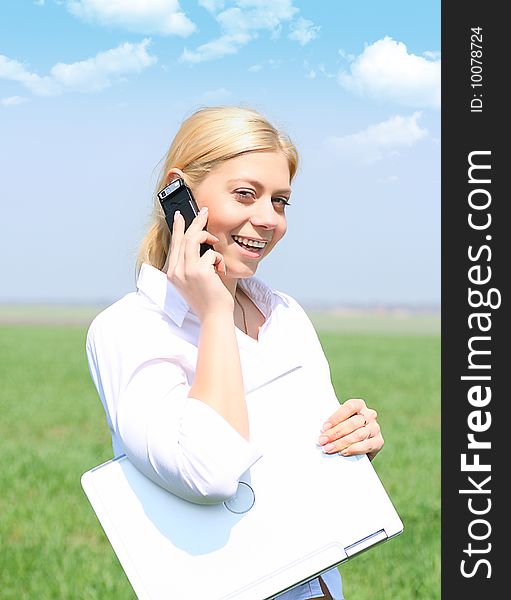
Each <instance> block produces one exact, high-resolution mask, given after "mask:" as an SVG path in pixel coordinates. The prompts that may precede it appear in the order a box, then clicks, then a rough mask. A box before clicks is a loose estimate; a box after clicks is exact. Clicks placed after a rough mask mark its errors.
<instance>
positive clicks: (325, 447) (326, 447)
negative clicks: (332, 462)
mask: <svg viewBox="0 0 511 600" xmlns="http://www.w3.org/2000/svg"><path fill="white" fill-rule="evenodd" d="M334 448H335V444H327V445H326V446H323V452H330V451H331V450H334Z"/></svg>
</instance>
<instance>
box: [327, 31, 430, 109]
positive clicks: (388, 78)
mask: <svg viewBox="0 0 511 600" xmlns="http://www.w3.org/2000/svg"><path fill="white" fill-rule="evenodd" d="M424 56H425V57H422V56H417V55H416V54H409V53H408V50H407V48H406V45H405V44H403V42H396V41H394V40H393V39H392V38H390V37H388V36H386V37H385V38H383V39H382V40H378V41H376V42H374V44H371V45H370V46H367V47H366V48H365V49H364V51H363V52H362V54H360V55H359V56H358V57H357V58H356V59H355V60H354V61H353V62H352V63H351V65H350V71H349V73H348V72H345V71H344V72H341V73H340V74H339V76H338V81H339V83H340V84H341V85H342V86H343V87H344V88H345V89H347V90H350V91H353V92H355V93H358V94H360V95H364V96H370V97H376V98H381V99H385V100H391V101H393V102H396V103H398V104H401V105H404V106H412V107H417V108H439V107H440V59H439V58H437V55H436V54H434V53H433V54H431V53H428V52H425V53H424Z"/></svg>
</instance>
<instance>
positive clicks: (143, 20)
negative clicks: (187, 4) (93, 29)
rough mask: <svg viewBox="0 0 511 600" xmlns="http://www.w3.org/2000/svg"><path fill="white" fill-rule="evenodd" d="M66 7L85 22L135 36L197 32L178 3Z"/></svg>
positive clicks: (160, 0)
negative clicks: (120, 30)
mask: <svg viewBox="0 0 511 600" xmlns="http://www.w3.org/2000/svg"><path fill="white" fill-rule="evenodd" d="M66 5H67V8H68V10H69V12H70V13H71V14H73V15H75V16H76V17H79V18H80V19H83V20H84V21H87V22H89V23H98V24H99V25H105V26H108V27H111V26H114V27H120V28H123V29H127V30H128V31H133V32H135V33H145V34H162V35H179V36H182V37H186V36H188V35H190V34H191V33H193V32H194V31H196V29H197V28H196V26H195V24H194V23H193V22H192V21H191V20H190V19H189V18H188V17H187V16H186V15H185V14H184V12H183V11H182V10H181V8H180V6H179V1H178V0H67V2H66Z"/></svg>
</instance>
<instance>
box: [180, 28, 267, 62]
mask: <svg viewBox="0 0 511 600" xmlns="http://www.w3.org/2000/svg"><path fill="white" fill-rule="evenodd" d="M254 37H255V36H254V35H249V34H246V33H235V34H226V35H223V36H221V37H219V38H218V39H216V40H213V41H211V42H208V43H207V44H202V46H199V47H198V48H197V49H196V50H187V49H186V48H185V49H184V50H183V54H182V55H181V57H180V59H179V60H180V61H181V62H190V63H199V62H204V61H206V60H214V59H216V58H222V56H226V55H227V54H236V52H237V51H238V50H239V49H240V48H241V47H242V46H244V45H245V44H247V43H248V42H249V41H250V40H251V39H253V38H254Z"/></svg>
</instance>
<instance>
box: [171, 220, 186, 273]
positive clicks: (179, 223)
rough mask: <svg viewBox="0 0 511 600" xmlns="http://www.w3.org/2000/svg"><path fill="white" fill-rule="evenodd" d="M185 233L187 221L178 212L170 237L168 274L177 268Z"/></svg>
mask: <svg viewBox="0 0 511 600" xmlns="http://www.w3.org/2000/svg"><path fill="white" fill-rule="evenodd" d="M184 231H185V220H184V219H183V216H182V215H181V213H180V212H179V211H178V210H177V211H176V212H175V213H174V222H173V224H172V235H171V236H170V250H169V265H168V269H167V273H172V272H173V271H174V269H175V268H176V264H177V262H178V259H179V249H180V247H181V243H182V241H183V236H184Z"/></svg>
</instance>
